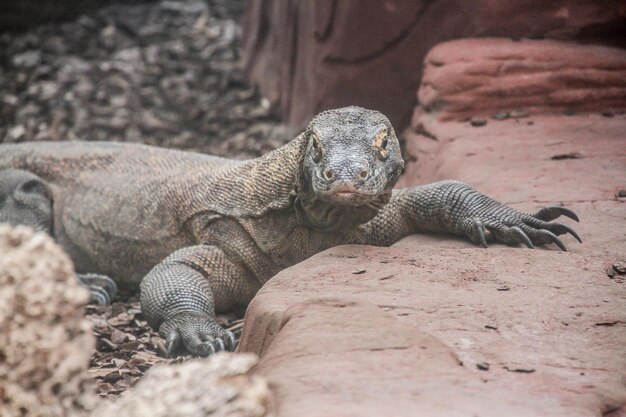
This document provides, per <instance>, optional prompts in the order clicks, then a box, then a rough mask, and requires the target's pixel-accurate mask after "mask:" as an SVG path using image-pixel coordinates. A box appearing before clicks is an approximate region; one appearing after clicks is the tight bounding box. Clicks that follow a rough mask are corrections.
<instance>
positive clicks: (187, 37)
mask: <svg viewBox="0 0 626 417" xmlns="http://www.w3.org/2000/svg"><path fill="white" fill-rule="evenodd" d="M243 6H244V1H243V0H221V1H220V0H207V1H203V0H187V1H158V2H153V3H146V4H139V5H113V6H109V7H106V8H104V9H101V10H98V11H95V12H93V13H90V14H87V15H82V16H80V17H79V18H77V19H75V20H73V21H69V22H65V23H49V24H44V25H40V26H37V27H34V28H31V29H29V30H27V31H24V32H20V33H11V32H5V33H0V91H1V92H2V94H0V143H2V142H4V143H11V142H23V141H32V140H35V141H54V140H113V141H122V142H137V143H147V144H153V145H159V146H166V147H172V148H179V149H186V150H191V151H199V152H205V153H210V154H217V155H222V156H228V157H234V158H250V157H256V156H258V155H261V154H263V153H266V152H268V151H270V150H272V149H274V148H276V147H279V146H281V145H282V144H284V143H285V142H287V141H289V140H290V139H292V138H293V137H294V135H295V133H296V131H295V130H294V129H293V128H290V127H287V126H285V125H283V124H281V123H280V122H279V121H278V118H277V117H276V116H275V115H274V112H273V110H272V109H271V108H270V106H269V105H268V103H267V102H266V101H265V100H262V99H261V98H260V97H259V95H258V94H257V92H256V91H255V89H254V88H252V87H251V86H249V85H248V84H247V82H246V81H245V79H244V76H243V74H242V71H241V70H240V68H239V66H238V61H239V54H240V46H241V28H240V24H239V21H240V19H241V17H242V13H243ZM87 317H88V318H89V320H90V321H91V322H92V323H93V325H94V330H95V334H96V336H97V338H98V341H97V347H96V348H97V351H96V353H95V354H94V356H93V358H92V360H91V364H90V373H91V375H92V376H93V378H94V379H95V381H96V383H97V391H98V393H99V395H101V396H103V397H115V396H118V395H120V394H121V393H122V392H123V391H124V390H126V389H127V388H129V387H130V386H132V385H133V384H134V383H135V382H136V381H137V380H138V379H139V378H140V377H141V376H142V375H143V373H144V372H145V371H146V370H147V369H149V368H150V367H151V366H152V365H154V364H155V363H159V362H164V361H167V360H166V359H164V357H163V352H164V348H163V340H162V339H161V338H160V337H159V336H158V334H157V333H155V332H154V331H152V329H150V327H149V326H148V325H147V323H146V322H145V321H144V320H143V319H142V317H141V313H140V308H139V301H138V298H137V297H136V296H133V297H131V298H128V297H122V298H121V299H119V300H117V301H116V302H115V303H114V304H113V305H112V306H108V307H100V306H89V307H87ZM237 319H238V317H237V316H236V315H231V316H222V317H220V320H221V322H222V324H223V325H224V326H225V327H229V328H232V327H233V326H234V328H235V329H236V328H238V327H240V324H239V322H240V321H237ZM179 360H182V359H179Z"/></svg>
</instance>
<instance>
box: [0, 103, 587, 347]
mask: <svg viewBox="0 0 626 417" xmlns="http://www.w3.org/2000/svg"><path fill="white" fill-rule="evenodd" d="M403 166H404V163H403V160H402V158H401V155H400V146H399V143H398V139H397V138H396V135H395V133H394V130H393V128H392V126H391V124H390V122H389V120H388V119H387V118H386V117H385V116H384V115H383V114H381V113H379V112H377V111H372V110H366V109H363V108H359V107H346V108H341V109H336V110H329V111H325V112H323V113H320V114H319V115H317V116H316V117H315V118H313V120H312V121H311V122H310V124H309V125H308V127H307V128H306V130H305V132H303V133H302V134H300V135H299V136H298V137H297V138H295V139H294V140H293V141H291V142H290V143H288V144H287V145H285V146H283V147H281V148H278V149H276V150H274V151H272V152H270V153H268V154H266V155H264V156H262V157H260V158H256V159H251V160H247V161H235V160H229V159H224V158H219V157H215V156H208V155H202V154H196V153H187V152H181V151H175V150H166V149H160V148H156V147H150V146H146V145H136V144H121V143H102V142H100V143H99V142H57V143H23V144H9V145H0V169H2V168H13V169H18V170H24V171H27V172H24V171H19V172H22V173H23V174H24V175H27V176H28V178H29V179H27V180H26V182H25V184H24V186H23V187H22V188H23V190H22V191H23V192H24V193H29V192H30V193H35V194H37V193H38V194H39V195H40V196H43V198H44V200H45V199H48V200H49V203H50V204H51V207H52V215H51V217H46V216H50V214H49V213H46V212H45V210H43V211H42V210H39V209H37V208H36V207H29V206H28V204H22V205H21V206H20V205H15V204H13V205H11V207H9V206H7V205H5V206H4V208H3V207H2V203H1V202H0V221H3V218H4V219H5V221H6V219H8V218H11V217H12V218H13V219H15V217H16V216H17V217H20V216H21V218H22V219H23V222H24V223H26V224H29V223H30V224H33V222H34V223H35V224H46V225H47V226H46V227H47V228H48V229H49V231H50V233H51V234H52V235H53V236H54V237H55V238H56V240H57V241H58V242H59V243H60V244H61V245H63V247H64V248H65V249H66V250H67V252H68V253H69V254H70V256H71V258H72V259H73V261H74V263H75V265H76V269H77V271H79V272H81V271H84V272H97V273H100V274H105V275H108V276H111V277H113V278H114V279H115V280H116V281H117V283H118V285H120V286H126V287H137V286H140V288H141V308H142V311H143V314H144V315H145V317H146V318H147V320H148V322H149V323H150V325H151V326H152V327H153V328H155V329H158V330H159V332H160V333H161V335H162V336H163V337H164V338H165V339H166V346H167V353H168V355H169V356H172V355H174V354H178V353H183V352H187V353H191V354H195V355H201V356H206V355H208V354H211V353H213V352H215V351H218V350H223V349H226V350H232V349H234V347H235V341H234V337H233V335H232V334H230V333H228V332H226V331H225V330H223V329H222V328H221V327H220V326H219V325H218V324H217V322H216V320H215V317H216V316H215V314H216V311H217V312H220V311H225V310H229V309H231V308H233V307H235V306H238V305H246V304H247V303H248V302H249V301H250V300H251V298H252V297H253V296H254V294H255V293H256V292H257V291H258V290H259V288H261V286H262V285H263V284H264V283H265V282H266V281H267V280H268V279H269V278H270V277H272V276H273V275H274V274H276V273H277V272H279V271H280V270H282V269H284V268H286V267H289V266H291V265H294V264H295V263H297V262H300V261H302V260H304V259H306V258H308V257H310V256H312V255H314V254H316V253H318V252H321V251H323V250H325V249H327V248H330V247H333V246H337V245H341V244H350V243H352V244H355V243H356V244H369V245H378V246H388V245H390V244H392V243H394V242H396V241H397V240H399V239H400V238H402V237H404V236H407V235H409V234H412V233H416V232H419V231H428V232H449V233H454V234H458V235H464V236H466V237H467V238H469V239H470V240H471V241H472V242H474V243H477V244H480V245H482V246H484V247H486V246H487V241H488V240H495V241H498V242H503V243H506V244H511V245H516V244H519V243H521V244H525V245H526V246H528V247H531V248H532V247H534V245H543V244H548V243H555V244H556V245H557V246H558V247H560V248H561V249H562V250H566V249H565V246H564V245H563V243H562V242H561V241H560V240H559V238H558V237H557V235H561V234H564V233H570V234H571V235H572V236H574V237H575V238H576V239H578V240H579V241H580V238H579V237H578V235H577V234H576V232H575V231H574V230H572V229H571V228H570V227H568V226H566V225H563V224H560V223H555V222H551V221H552V220H554V219H556V218H557V217H559V216H561V215H564V216H567V217H570V218H572V219H574V220H576V221H578V218H577V216H576V214H574V213H573V212H572V211H570V210H568V209H566V208H564V207H547V208H544V209H542V210H539V211H538V212H537V213H535V214H525V213H521V212H518V211H516V210H514V209H512V208H510V207H508V206H505V205H503V204H500V203H498V202H496V201H494V200H492V199H490V198H488V197H486V196H484V195H483V194H480V193H479V192H478V191H476V190H475V189H473V188H471V187H470V186H468V185H466V184H463V183H461V182H458V181H441V182H437V183H434V184H429V185H424V186H416V187H411V188H406V189H398V190H392V188H393V187H394V185H395V183H396V181H397V179H398V177H399V176H400V173H401V172H402V169H403ZM7 172H10V170H5V171H4V174H3V173H2V171H0V183H1V182H2V178H3V175H4V176H6V175H8V174H7ZM13 173H14V174H15V171H13ZM33 181H34V182H33ZM5 197H6V196H5ZM1 198H2V196H0V201H1ZM5 200H6V198H5ZM11 210H18V211H19V212H18V213H17V214H16V213H13V214H11V213H7V212H8V211H11ZM20 213H21V214H20ZM33 219H35V220H33ZM13 221H14V222H15V220H13Z"/></svg>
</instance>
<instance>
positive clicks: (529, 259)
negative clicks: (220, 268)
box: [240, 40, 626, 417]
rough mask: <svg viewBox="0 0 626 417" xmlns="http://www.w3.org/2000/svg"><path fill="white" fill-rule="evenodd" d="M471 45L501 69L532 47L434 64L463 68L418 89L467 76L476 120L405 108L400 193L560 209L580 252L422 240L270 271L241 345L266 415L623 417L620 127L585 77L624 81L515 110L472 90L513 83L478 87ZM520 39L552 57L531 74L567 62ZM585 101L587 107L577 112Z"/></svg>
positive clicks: (622, 119)
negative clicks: (269, 403) (270, 405)
mask: <svg viewBox="0 0 626 417" xmlns="http://www.w3.org/2000/svg"><path fill="white" fill-rule="evenodd" d="M464 42H465V43H464ZM483 42H488V43H487V45H489V44H491V45H493V44H494V42H495V43H500V44H505V45H511V47H510V51H509V52H510V55H509V57H511V58H513V59H511V60H510V61H511V62H510V61H509V59H508V58H507V59H502V66H503V67H506V66H507V65H508V64H509V63H510V64H511V67H515V64H516V63H515V59H516V58H515V57H516V56H519V55H517V53H518V52H519V51H518V49H517V48H518V47H519V48H522V49H524V48H527V47H528V45H529V43H527V42H511V41H508V40H499V41H494V40H485V41H483V40H471V41H460V45H466V46H467V48H468V49H469V45H478V46H477V47H476V49H477V51H476V54H475V55H476V59H475V60H474V58H473V55H474V54H473V53H472V50H469V51H467V53H461V52H462V50H463V48H459V47H458V45H457V47H456V50H457V55H456V56H455V59H456V58H458V60H456V61H455V60H453V59H452V58H453V57H452V56H451V55H449V56H444V58H445V59H448V60H449V61H446V62H450V64H449V65H451V66H455V67H456V68H459V67H460V68H462V69H461V70H459V71H458V72H455V71H450V70H449V68H446V67H447V66H448V64H446V65H441V66H432V68H431V69H430V70H429V71H432V73H429V77H432V78H431V79H437V80H440V81H441V83H442V85H450V86H453V85H455V83H457V82H459V83H461V82H464V80H465V79H466V78H467V77H468V76H469V74H470V73H472V72H473V71H476V73H477V74H478V76H477V77H476V79H477V81H476V83H475V85H473V86H472V88H470V89H467V91H466V92H465V94H466V95H465V97H466V98H467V99H468V102H472V103H475V109H474V112H475V113H471V114H470V113H468V114H467V116H464V117H462V118H461V120H460V121H459V120H456V119H451V118H450V117H446V115H450V114H454V113H453V112H452V111H450V113H446V111H447V109H448V108H452V106H453V105H454V104H455V102H454V100H453V99H451V100H450V102H448V101H445V100H442V103H443V104H444V105H442V106H441V107H434V108H432V109H429V110H430V111H429V112H427V111H425V109H424V108H419V109H417V110H416V112H415V115H414V118H413V124H412V128H411V129H410V130H408V131H407V132H405V134H404V137H405V141H406V145H407V147H406V150H407V154H408V156H409V161H410V163H409V164H408V165H407V170H406V173H405V175H404V177H403V178H402V179H401V184H400V185H401V186H410V185H415V184H418V183H427V182H432V181H436V180H440V179H444V178H454V179H458V180H462V181H465V182H467V183H470V184H472V185H474V186H475V187H476V188H478V189H479V190H481V191H483V192H485V193H487V194H489V195H490V196H492V197H494V198H496V199H498V200H500V201H503V202H506V203H509V204H511V205H512V206H514V207H516V208H518V209H522V210H527V211H536V210H537V209H539V208H540V207H544V206H548V205H555V204H564V205H566V206H567V207H569V208H572V209H573V210H574V211H576V212H577V213H578V214H579V216H580V218H581V223H580V224H572V223H573V222H572V221H570V220H569V219H565V220H564V222H565V223H568V224H570V225H572V226H573V227H574V228H575V229H576V230H577V231H578V232H579V233H580V235H581V237H582V239H583V244H582V245H581V244H578V242H576V241H574V239H572V238H571V237H565V238H564V241H565V243H566V245H567V246H568V248H569V249H570V252H560V251H558V250H557V249H556V248H555V247H545V248H540V249H536V250H530V249H525V248H508V247H505V246H503V245H492V246H491V247H490V248H489V249H488V250H484V249H481V248H477V247H475V246H473V245H472V244H470V243H468V242H466V241H465V240H463V239H460V238H454V237H449V236H434V235H419V236H410V237H407V238H405V239H403V240H401V241H400V242H398V243H396V244H395V245H394V246H392V247H391V248H374V247H363V246H344V247H338V248H334V249H331V250H329V251H326V252H324V253H321V254H318V255H316V256H314V257H312V258H310V259H309V260H307V261H305V262H303V263H301V264H299V265H296V266H294V267H292V268H290V269H287V270H285V271H283V272H281V273H280V274H278V275H277V276H276V277H274V278H272V279H271V280H270V281H269V282H268V283H267V284H266V285H265V286H264V287H263V288H262V290H261V291H260V292H259V294H258V295H257V296H256V297H255V299H254V300H253V302H252V304H251V305H250V307H249V309H248V312H247V315H246V327H245V330H244V335H243V338H242V341H241V345H240V349H241V350H242V351H252V352H256V353H259V354H261V355H262V356H261V361H260V363H259V365H258V366H257V368H256V371H257V372H258V374H259V375H262V376H265V377H267V378H268V380H269V382H270V384H271V386H272V387H274V388H275V396H276V398H275V401H274V403H275V404H276V410H277V415H278V416H289V415H295V414H297V415H299V416H307V417H308V416H323V415H341V416H370V415H371V416H379V415H394V416H422V415H423V416H432V415H446V416H475V415H479V416H482V417H484V416H503V415H514V416H542V417H544V416H574V417H578V416H580V417H583V416H584V417H587V416H612V417H614V416H623V415H626V385H624V381H626V310H625V309H624V306H625V305H626V291H624V285H626V283H625V278H626V277H625V276H624V275H623V274H621V275H620V273H619V272H618V271H623V270H624V267H623V265H624V264H626V258H625V254H626V233H625V230H626V205H625V204H626V200H624V198H623V197H619V195H626V183H625V182H624V180H625V179H626V133H625V132H626V115H624V114H623V113H620V112H619V111H615V109H614V108H613V104H612V103H613V102H612V101H611V100H612V99H607V97H609V96H610V94H607V92H608V91H609V89H606V88H605V87H606V86H607V85H608V84H610V83H607V84H604V83H602V82H598V83H594V82H591V79H592V78H594V77H595V79H601V80H612V81H611V82H616V83H618V85H620V86H621V84H619V83H621V82H622V81H620V80H618V79H617V78H614V72H611V71H607V72H606V77H598V74H599V73H598V72H594V71H595V70H592V69H588V70H584V71H581V72H579V73H578V75H577V76H575V77H574V78H573V79H578V81H580V83H581V84H580V85H581V86H586V87H588V89H589V91H587V92H586V93H585V94H581V95H573V96H572V97H574V98H575V99H573V100H572V101H571V102H570V103H569V104H570V105H574V106H575V108H576V109H578V111H579V112H578V113H577V114H575V115H566V114H563V112H561V113H560V114H559V111H558V109H562V108H563V107H559V106H560V105H561V104H558V105H557V106H555V107H550V106H549V105H546V104H552V103H547V102H546V100H545V97H544V95H543V94H541V93H538V94H529V95H528V96H529V97H531V98H532V100H528V101H525V102H524V103H525V104H524V107H522V108H511V107H508V106H510V105H511V102H510V101H508V100H509V97H510V96H511V95H512V92H511V91H512V90H505V91H506V93H505V94H503V97H501V100H500V101H497V100H496V99H495V98H493V97H491V96H487V95H483V94H482V93H483V92H485V91H492V92H493V91H496V88H494V86H496V85H503V86H505V84H500V82H501V80H499V79H498V76H499V75H500V74H501V75H503V76H504V77H505V78H506V77H508V75H507V74H508V73H507V72H498V71H496V72H495V73H494V75H493V76H492V77H487V76H485V75H484V74H485V72H487V71H486V70H485V68H486V65H482V66H481V65H479V63H480V62H481V61H480V60H481V59H482V58H481V57H484V55H483V54H482V52H483V51H485V50H486V49H488V48H486V49H481V46H480V45H485V43H483ZM530 44H533V45H551V46H550V50H552V52H553V55H554V56H553V57H552V58H551V55H550V54H546V55H545V59H546V62H545V63H544V66H545V68H547V70H546V72H547V74H543V75H545V76H546V79H553V80H561V81H563V78H559V77H562V75H561V74H559V73H558V71H553V70H552V69H553V68H560V67H559V65H557V64H559V63H562V62H564V61H566V60H567V59H569V58H566V57H565V56H564V55H565V54H560V53H557V50H558V49H559V48H558V46H557V45H555V44H552V42H545V43H543V42H531V43H530ZM446 47H448V46H446V45H442V46H441V47H438V48H436V49H435V50H434V51H433V54H434V53H443V52H441V51H444V52H445V51H446V49H445V48H446ZM472 48H473V46H472ZM585 48H586V47H581V49H577V48H574V47H572V48H571V49H568V47H567V45H564V49H563V50H564V51H565V52H567V53H568V54H569V53H575V52H576V51H584V50H586V49H585ZM539 49H541V47H540V48H539ZM592 50H593V51H598V50H600V49H595V47H593V48H592ZM438 51H439V52H438ZM543 51H544V52H545V51H546V50H543ZM605 51H608V50H605ZM528 53H529V54H532V53H533V52H528ZM537 53H538V52H537ZM603 54H604V52H603V53H602V54H601V55H603ZM444 55H445V54H444ZM461 55H462V56H463V57H464V58H461V57H460V56H461ZM470 55H471V56H470ZM590 57H594V58H593V59H592V61H593V60H595V62H600V61H601V60H600V57H599V56H596V55H594V54H591V55H590ZM503 58H504V57H503ZM607 59H608V60H609V61H610V60H611V59H621V58H620V56H619V52H616V56H614V57H612V58H611V57H609V58H607ZM612 62H615V61H612ZM518 64H519V62H518ZM538 66H540V65H539V64H538V63H537V62H535V61H533V60H530V59H529V60H527V61H524V62H523V63H522V64H521V65H520V66H519V68H520V69H521V73H522V74H526V73H525V72H524V71H527V70H528V68H531V69H532V68H537V67H538ZM463 68H465V69H467V72H464V70H463ZM438 70H440V71H441V74H439V73H437V71H438ZM444 73H445V74H446V75H445V76H444V75H443V74H444ZM585 74H586V75H585ZM587 75H591V76H592V77H590V78H585V77H586V76H587ZM576 77H579V78H576ZM519 78H520V79H521V81H520V83H521V85H523V86H531V85H533V84H532V83H529V84H525V83H526V82H527V81H528V79H532V78H533V77H524V76H520V77H519ZM540 78H541V77H540ZM547 85H549V83H548V84H547ZM526 88H528V87H524V88H522V90H526ZM550 88H552V87H550ZM619 88H621V87H619ZM595 89H597V91H596V90H595ZM530 90H531V91H532V88H530ZM554 91H556V89H555V90H554ZM524 94H525V92H524ZM446 97H451V96H450V95H448V96H446ZM485 97H486V98H485ZM496 97H497V95H496ZM589 97H598V98H599V99H598V102H597V103H595V104H597V105H598V106H597V107H592V106H594V105H595V104H594V103H589V102H587V103H583V102H580V101H578V100H583V101H584V100H587V99H588V98H589ZM591 101H593V100H591ZM481 105H484V106H485V107H481ZM447 106H449V107H447ZM603 106H606V108H603ZM585 109H587V110H589V109H593V110H594V111H595V112H594V113H581V112H582V111H583V110H585ZM487 110H489V111H497V112H502V113H505V114H506V117H500V116H498V117H497V118H492V117H489V116H484V114H489V113H486V112H487ZM567 113H570V112H567ZM470 116H474V117H470ZM497 119H501V120H497ZM620 190H622V191H621V192H620ZM620 262H621V265H622V266H621V267H620Z"/></svg>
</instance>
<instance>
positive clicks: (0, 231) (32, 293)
mask: <svg viewBox="0 0 626 417" xmlns="http://www.w3.org/2000/svg"><path fill="white" fill-rule="evenodd" d="M88 300H89V293H88V291H87V290H86V289H84V288H83V287H81V286H80V285H79V283H78V280H77V279H76V277H75V276H74V271H73V265H72V262H71V261H70V259H69V257H68V256H67V255H66V254H65V252H63V250H62V249H61V248H60V247H59V246H58V245H56V244H55V243H54V242H53V241H52V239H51V238H50V237H48V236H47V235H45V234H43V233H33V232H32V231H31V230H30V229H27V228H25V227H18V228H15V229H13V228H11V227H9V226H8V225H0V381H2V384H1V385H0V415H2V416H21V417H36V416H42V417H43V416H46V417H49V416H79V415H83V413H84V412H85V409H88V408H89V407H91V406H92V405H93V404H94V396H93V394H92V393H91V390H90V389H89V388H88V382H87V380H88V378H87V374H86V373H85V372H84V371H85V369H86V368H87V365H88V363H89V358H90V357H91V353H92V351H93V348H94V336H93V334H92V330H91V326H90V325H89V323H88V322H87V321H86V320H85V319H84V317H83V315H84V312H83V307H84V305H85V304H86V303H87V301H88Z"/></svg>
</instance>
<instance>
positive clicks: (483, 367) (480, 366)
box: [476, 362, 489, 371]
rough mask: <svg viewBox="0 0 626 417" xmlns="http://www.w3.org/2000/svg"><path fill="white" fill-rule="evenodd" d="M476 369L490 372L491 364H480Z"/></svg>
mask: <svg viewBox="0 0 626 417" xmlns="http://www.w3.org/2000/svg"><path fill="white" fill-rule="evenodd" d="M476 367H477V368H478V369H480V370H481V371H488V370H489V363H487V362H479V363H477V364H476Z"/></svg>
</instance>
